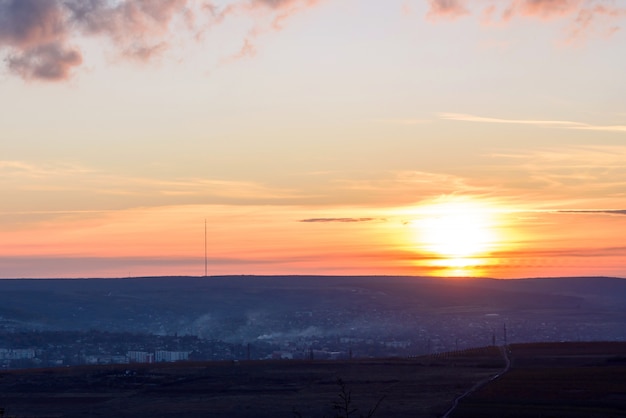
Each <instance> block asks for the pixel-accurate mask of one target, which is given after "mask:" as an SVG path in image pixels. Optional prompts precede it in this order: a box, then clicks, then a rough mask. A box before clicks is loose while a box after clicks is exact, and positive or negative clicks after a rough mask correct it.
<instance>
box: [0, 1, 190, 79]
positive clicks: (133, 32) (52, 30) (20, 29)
mask: <svg viewBox="0 0 626 418" xmlns="http://www.w3.org/2000/svg"><path fill="white" fill-rule="evenodd" d="M187 2H188V0H132V1H119V2H111V1H108V0H0V48H2V47H4V48H5V49H7V50H8V52H7V54H6V58H5V62H6V64H7V67H8V69H9V70H10V71H11V72H13V73H15V74H17V75H19V76H21V77H23V78H25V79H39V80H49V81H50V80H63V79H66V78H68V77H69V76H70V75H71V70H72V69H73V68H74V67H77V66H79V65H80V64H81V63H82V61H83V60H82V54H81V51H80V50H79V49H78V48H77V47H75V46H72V45H71V40H72V39H73V38H77V37H80V36H84V35H88V36H101V37H104V38H106V39H108V40H110V41H111V42H112V44H113V45H114V46H115V48H116V49H117V50H118V51H119V52H120V54H121V55H122V56H124V57H131V58H135V59H138V60H149V59H151V58H153V57H155V56H157V55H159V54H160V53H161V52H163V51H164V50H165V49H167V46H168V45H167V34H168V32H169V30H170V25H171V24H172V21H173V20H174V19H175V18H177V17H181V18H182V20H183V21H184V22H190V21H191V20H192V16H191V12H190V11H189V10H188V9H187V7H186V6H187Z"/></svg>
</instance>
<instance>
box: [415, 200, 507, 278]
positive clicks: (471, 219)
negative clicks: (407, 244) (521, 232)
mask: <svg viewBox="0 0 626 418" xmlns="http://www.w3.org/2000/svg"><path fill="white" fill-rule="evenodd" d="M413 225H414V227H415V231H416V237H415V239H416V241H417V243H418V246H419V249H420V250H421V251H422V252H425V253H427V254H430V255H431V256H432V258H431V259H429V260H427V264H428V265H429V266H430V267H432V268H434V269H435V270H438V271H437V273H438V274H443V275H453V276H470V275H481V266H484V265H485V264H488V262H489V260H487V259H486V258H485V257H486V256H487V255H488V254H489V253H490V252H491V251H493V250H494V249H496V248H497V247H498V245H499V241H500V238H499V237H498V234H497V232H496V231H497V229H496V216H495V210H494V209H492V208H490V207H489V206H486V205H483V204H481V203H478V202H474V201H468V200H450V201H445V202H442V203H435V204H432V205H429V206H426V207H423V208H421V209H420V210H419V218H418V219H416V220H415V221H414V222H413Z"/></svg>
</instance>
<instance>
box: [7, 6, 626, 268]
mask: <svg viewBox="0 0 626 418" xmlns="http://www.w3.org/2000/svg"><path fill="white" fill-rule="evenodd" d="M625 50H626V0H497V1H496V0H388V1H374V0H230V1H227V0H224V1H219V0H214V1H192V0H161V1H157V0H155V1H147V0H146V1H140V0H137V1H130V0H126V1H124V0H117V1H114V0H89V1H79V0H44V1H40V0H0V193H1V197H0V278H45V277H67V278H77V277H107V278H108V277H137V276H161V275H195V276H203V275H205V261H206V274H208V275H222V274H258V275H266V274H294V275H308V274H322V275H416V276H424V275H434V276H443V277H446V276H463V277H495V278H523V277H555V276H617V277H626V241H624V236H625V233H626V163H625V162H626V100H625V99H624V98H625V97H626V77H624V74H626V54H624V51H625Z"/></svg>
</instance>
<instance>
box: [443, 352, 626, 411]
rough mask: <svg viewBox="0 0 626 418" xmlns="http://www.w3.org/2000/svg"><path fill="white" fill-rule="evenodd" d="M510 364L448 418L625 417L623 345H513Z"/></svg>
mask: <svg viewBox="0 0 626 418" xmlns="http://www.w3.org/2000/svg"><path fill="white" fill-rule="evenodd" d="M510 358H511V364H512V366H511V370H510V371H509V372H508V373H506V374H505V375H503V376H502V377H501V378H500V379H497V380H495V381H493V382H491V383H490V384H488V385H486V386H485V387H483V388H482V389H480V390H478V391H477V392H475V393H473V394H472V395H470V396H468V397H467V398H465V399H464V400H463V401H461V403H460V405H459V407H458V408H457V409H456V410H455V411H454V413H453V414H452V415H451V417H453V418H469V417H485V418H489V417H494V418H495V417H498V418H506V417H510V418H526V417H560V418H583V417H584V418H591V417H593V418H608V417H625V416H626V343H544V344H515V345H511V346H510Z"/></svg>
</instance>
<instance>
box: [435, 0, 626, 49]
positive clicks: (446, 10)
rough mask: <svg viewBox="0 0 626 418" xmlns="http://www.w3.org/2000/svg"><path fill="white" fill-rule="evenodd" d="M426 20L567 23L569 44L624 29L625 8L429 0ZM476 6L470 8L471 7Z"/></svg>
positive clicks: (535, 0)
mask: <svg viewBox="0 0 626 418" xmlns="http://www.w3.org/2000/svg"><path fill="white" fill-rule="evenodd" d="M429 4H430V9H429V11H428V13H427V17H428V18H429V19H431V20H433V19H437V18H457V17H462V16H466V15H472V14H474V13H473V12H475V13H476V14H477V15H479V16H480V17H481V20H482V22H483V23H486V24H490V23H493V22H501V23H508V22H511V21H512V20H514V19H536V20H543V21H548V20H550V21H564V22H565V25H566V34H567V35H566V37H567V40H568V41H576V40H579V39H582V38H584V37H586V36H589V34H591V33H594V34H598V35H600V36H611V35H612V34H614V33H615V32H616V31H617V30H620V29H621V25H622V24H623V21H622V18H623V17H624V16H626V6H625V5H623V4H621V2H615V1H594V0H486V1H484V2H481V3H478V2H469V1H466V0H429ZM470 4H471V6H473V7H472V8H470V7H469V6H470Z"/></svg>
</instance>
